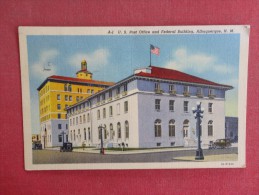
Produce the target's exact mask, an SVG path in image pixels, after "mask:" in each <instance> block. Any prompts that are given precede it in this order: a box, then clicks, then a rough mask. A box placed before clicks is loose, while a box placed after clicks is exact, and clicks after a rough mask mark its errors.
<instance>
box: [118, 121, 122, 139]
mask: <svg viewBox="0 0 259 195" xmlns="http://www.w3.org/2000/svg"><path fill="white" fill-rule="evenodd" d="M117 131H118V139H120V138H121V124H120V122H118V123H117Z"/></svg>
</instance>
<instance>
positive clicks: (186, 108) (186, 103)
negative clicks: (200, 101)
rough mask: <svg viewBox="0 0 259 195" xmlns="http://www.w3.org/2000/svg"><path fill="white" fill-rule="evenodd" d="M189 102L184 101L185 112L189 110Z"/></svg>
mask: <svg viewBox="0 0 259 195" xmlns="http://www.w3.org/2000/svg"><path fill="white" fill-rule="evenodd" d="M188 104H189V102H188V101H184V102H183V111H184V112H188Z"/></svg>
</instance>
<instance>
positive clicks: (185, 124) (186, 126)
mask: <svg viewBox="0 0 259 195" xmlns="http://www.w3.org/2000/svg"><path fill="white" fill-rule="evenodd" d="M188 129H189V120H187V119H186V120H184V121H183V137H188Z"/></svg>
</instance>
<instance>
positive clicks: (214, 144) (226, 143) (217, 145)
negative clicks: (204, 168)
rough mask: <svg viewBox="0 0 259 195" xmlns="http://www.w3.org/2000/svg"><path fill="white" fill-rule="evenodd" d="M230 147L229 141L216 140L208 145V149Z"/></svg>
mask: <svg viewBox="0 0 259 195" xmlns="http://www.w3.org/2000/svg"><path fill="white" fill-rule="evenodd" d="M230 146H231V141H230V139H217V140H216V141H215V142H211V143H210V144H209V149H217V148H229V147H230Z"/></svg>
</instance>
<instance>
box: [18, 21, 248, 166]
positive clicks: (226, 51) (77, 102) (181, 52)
mask: <svg viewBox="0 0 259 195" xmlns="http://www.w3.org/2000/svg"><path fill="white" fill-rule="evenodd" d="M249 32H250V26H248V25H233V26H230V25H228V26H145V27H142V26H138V27H19V42H20V59H21V79H22V98H23V99H22V102H23V125H24V151H25V154H24V155H25V169H26V170H59V169H60V170H72V169H176V168H178V169H179V168H181V169H189V168H244V167H245V165H246V163H245V150H246V148H245V139H246V98H247V70H248V47H249Z"/></svg>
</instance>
